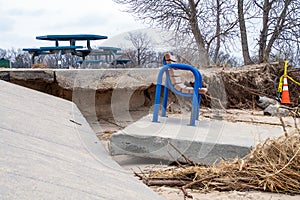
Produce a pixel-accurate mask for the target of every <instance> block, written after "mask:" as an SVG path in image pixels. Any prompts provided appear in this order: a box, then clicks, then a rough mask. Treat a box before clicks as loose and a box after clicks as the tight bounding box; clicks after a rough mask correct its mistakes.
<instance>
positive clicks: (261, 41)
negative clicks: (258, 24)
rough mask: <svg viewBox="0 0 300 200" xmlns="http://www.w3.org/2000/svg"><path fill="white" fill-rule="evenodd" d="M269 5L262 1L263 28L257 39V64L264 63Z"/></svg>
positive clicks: (265, 0)
mask: <svg viewBox="0 0 300 200" xmlns="http://www.w3.org/2000/svg"><path fill="white" fill-rule="evenodd" d="M271 6H272V5H271V3H270V2H269V0H264V5H263V28H262V31H261V33H260V39H259V52H258V62H259V63H263V62H266V61H267V60H266V58H265V50H266V46H267V37H268V22H269V12H270V10H271Z"/></svg>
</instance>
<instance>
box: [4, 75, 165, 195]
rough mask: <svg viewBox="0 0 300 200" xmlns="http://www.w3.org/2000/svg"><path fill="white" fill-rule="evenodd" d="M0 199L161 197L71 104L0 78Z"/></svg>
mask: <svg viewBox="0 0 300 200" xmlns="http://www.w3.org/2000/svg"><path fill="white" fill-rule="evenodd" d="M0 93H1V98H0V113H1V114H0V138H1V139H0V198H1V199H161V197H160V196H159V195H157V194H156V193H155V192H153V191H152V190H151V189H150V188H148V187H147V186H145V185H144V184H142V183H141V182H140V181H138V180H137V179H136V178H134V177H133V176H131V175H129V174H128V172H127V171H125V170H124V169H123V168H121V167H120V166H119V165H118V164H117V163H116V162H115V161H114V160H113V159H112V158H111V157H110V156H109V155H108V153H107V152H106V150H105V149H104V147H103V146H102V144H101V142H100V141H99V140H98V139H97V137H96V135H95V133H94V132H93V131H92V129H91V127H90V126H89V124H88V123H87V121H86V120H85V118H84V117H83V116H82V114H81V113H80V111H79V110H78V108H77V106H76V105H75V104H74V103H72V102H70V101H66V100H63V99H60V98H57V97H53V96H50V95H47V94H44V93H40V92H37V91H34V90H30V89H27V88H24V87H21V86H17V85H13V84H11V83H7V82H4V81H0Z"/></svg>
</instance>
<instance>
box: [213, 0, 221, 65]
mask: <svg viewBox="0 0 300 200" xmlns="http://www.w3.org/2000/svg"><path fill="white" fill-rule="evenodd" d="M216 14H217V27H216V36H217V43H216V49H215V53H214V63H215V64H216V65H218V64H219V63H218V55H219V51H220V47H221V35H220V33H221V24H220V14H221V5H220V0H217V13H216Z"/></svg>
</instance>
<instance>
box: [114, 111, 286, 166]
mask: <svg viewBox="0 0 300 200" xmlns="http://www.w3.org/2000/svg"><path fill="white" fill-rule="evenodd" d="M159 120H160V122H159V123H155V122H152V115H148V116H146V117H144V118H142V119H140V120H139V121H137V122H135V123H133V124H131V125H130V126H128V127H126V128H125V129H123V130H121V131H118V132H117V133H114V134H113V135H112V136H111V137H110V147H109V148H110V152H111V154H112V155H122V154H125V155H134V156H140V157H150V158H158V159H165V160H170V161H174V159H178V160H180V161H185V160H184V158H183V157H182V156H181V154H180V153H179V152H178V151H177V150H179V151H180V152H181V153H183V154H184V155H185V156H186V157H188V158H189V159H190V160H193V161H194V162H197V163H201V164H207V165H212V164H214V163H216V162H218V161H220V160H221V159H226V160H228V159H234V158H236V157H243V156H245V155H246V154H248V153H249V151H250V149H251V148H252V147H254V146H255V145H257V144H258V142H260V141H263V140H265V139H266V138H268V137H276V136H279V135H281V134H282V129H281V128H280V127H270V126H262V125H254V124H247V123H240V122H236V123H233V122H228V121H223V120H201V121H197V123H196V126H189V125H188V124H189V119H188V118H172V117H169V118H168V117H161V118H159ZM173 146H174V147H175V148H174V147H173Z"/></svg>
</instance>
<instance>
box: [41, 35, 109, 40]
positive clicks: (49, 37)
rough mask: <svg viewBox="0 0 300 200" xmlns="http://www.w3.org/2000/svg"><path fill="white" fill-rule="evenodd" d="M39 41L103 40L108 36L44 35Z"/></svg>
mask: <svg viewBox="0 0 300 200" xmlns="http://www.w3.org/2000/svg"><path fill="white" fill-rule="evenodd" d="M36 39H38V40H53V41H57V40H59V41H69V40H102V39H107V36H102V35H93V34H72V35H44V36H37V37H36Z"/></svg>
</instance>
